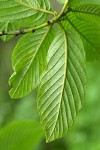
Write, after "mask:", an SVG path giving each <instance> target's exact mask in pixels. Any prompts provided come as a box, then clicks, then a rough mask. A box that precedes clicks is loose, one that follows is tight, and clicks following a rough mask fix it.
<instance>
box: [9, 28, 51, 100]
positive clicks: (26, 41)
mask: <svg viewBox="0 0 100 150" xmlns="http://www.w3.org/2000/svg"><path fill="white" fill-rule="evenodd" d="M53 37H54V30H53V29H52V27H48V28H44V29H40V30H38V31H36V32H35V33H29V34H27V35H24V36H23V37H22V38H21V39H20V40H19V42H18V43H17V45H16V47H15V49H14V52H13V55H12V63H13V69H14V73H13V75H12V76H11V78H10V85H11V86H12V89H11V91H10V95H11V97H12V98H19V97H23V96H25V95H27V94H28V93H30V92H31V91H32V90H33V89H34V88H36V86H37V85H38V83H39V80H40V76H41V73H42V72H43V71H44V68H45V67H46V60H45V59H46V55H47V51H48V49H49V46H50V44H51V42H52V40H53Z"/></svg>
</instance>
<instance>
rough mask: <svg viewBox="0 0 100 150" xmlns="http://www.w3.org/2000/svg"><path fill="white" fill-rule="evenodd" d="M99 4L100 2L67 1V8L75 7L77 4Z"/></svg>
mask: <svg viewBox="0 0 100 150" xmlns="http://www.w3.org/2000/svg"><path fill="white" fill-rule="evenodd" d="M86 3H87V4H89V3H91V4H100V0H69V6H76V5H79V4H86Z"/></svg>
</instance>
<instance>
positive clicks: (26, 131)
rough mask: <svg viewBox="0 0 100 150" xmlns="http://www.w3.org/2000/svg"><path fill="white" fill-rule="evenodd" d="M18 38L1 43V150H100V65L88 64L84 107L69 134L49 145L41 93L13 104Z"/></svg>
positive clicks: (99, 63) (96, 63)
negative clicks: (12, 77)
mask: <svg viewBox="0 0 100 150" xmlns="http://www.w3.org/2000/svg"><path fill="white" fill-rule="evenodd" d="M17 40H18V37H15V38H14V39H12V40H10V41H9V42H3V41H2V40H0V150H100V62H87V90H86V96H85V99H84V105H83V108H82V110H81V111H80V113H79V114H78V116H77V117H76V120H75V122H74V125H73V126H72V128H71V129H70V131H69V132H68V134H67V135H66V136H65V137H64V138H62V139H59V140H56V141H54V142H51V143H48V144H46V143H45V137H44V133H43V131H42V129H41V125H40V121H39V116H38V112H37V105H36V98H37V90H35V91H33V92H32V93H31V94H30V95H29V96H27V97H25V98H23V99H18V100H12V99H11V98H10V97H9V94H8V91H9V89H10V86H9V84H8V80H9V77H10V75H11V74H12V72H13V71H12V67H11V55H12V51H13V48H14V46H15V45H16V42H17Z"/></svg>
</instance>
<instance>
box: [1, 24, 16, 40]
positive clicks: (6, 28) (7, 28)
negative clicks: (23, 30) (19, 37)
mask: <svg viewBox="0 0 100 150" xmlns="http://www.w3.org/2000/svg"><path fill="white" fill-rule="evenodd" d="M16 29H17V26H16V25H15V24H14V23H11V22H2V23H0V31H14V30H16ZM11 38H13V35H4V36H2V37H1V39H2V40H3V41H8V40H10V39H11Z"/></svg>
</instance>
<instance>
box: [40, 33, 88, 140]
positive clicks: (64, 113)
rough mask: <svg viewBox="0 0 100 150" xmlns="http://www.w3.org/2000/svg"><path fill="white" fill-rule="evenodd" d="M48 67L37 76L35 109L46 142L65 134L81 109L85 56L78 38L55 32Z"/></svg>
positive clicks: (84, 78) (69, 34) (74, 35)
mask: <svg viewBox="0 0 100 150" xmlns="http://www.w3.org/2000/svg"><path fill="white" fill-rule="evenodd" d="M47 63H48V67H47V69H46V71H45V72H44V74H43V75H42V77H41V82H40V87H39V94H38V110H39V114H40V119H41V124H42V127H43V129H44V132H45V135H46V141H47V142H50V141H53V140H55V139H57V138H60V137H62V136H63V135H65V134H66V133H67V131H68V130H69V128H70V127H71V125H72V124H73V122H74V118H75V116H76V114H77V112H78V111H79V110H80V109H81V107H82V99H83V97H84V91H85V84H86V76H85V68H86V66H85V65H86V64H85V63H86V62H85V54H84V48H83V44H82V41H81V39H80V38H79V36H78V35H77V34H75V33H73V32H68V33H67V37H66V33H65V32H64V31H62V32H59V33H58V34H57V35H56V37H55V39H54V41H53V42H52V44H51V46H50V48H49V51H48V55H47Z"/></svg>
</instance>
